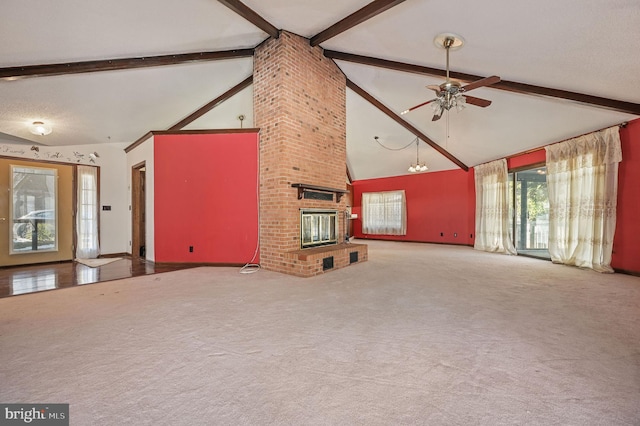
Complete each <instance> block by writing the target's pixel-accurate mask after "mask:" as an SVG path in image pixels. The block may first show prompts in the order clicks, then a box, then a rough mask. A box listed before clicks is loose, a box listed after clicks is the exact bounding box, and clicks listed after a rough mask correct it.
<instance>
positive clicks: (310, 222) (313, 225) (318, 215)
mask: <svg viewBox="0 0 640 426" xmlns="http://www.w3.org/2000/svg"><path fill="white" fill-rule="evenodd" d="M337 242H338V212H337V211H336V210H300V247H301V248H308V247H317V246H324V245H329V244H337Z"/></svg>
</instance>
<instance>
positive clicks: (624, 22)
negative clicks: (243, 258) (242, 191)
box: [0, 0, 640, 180]
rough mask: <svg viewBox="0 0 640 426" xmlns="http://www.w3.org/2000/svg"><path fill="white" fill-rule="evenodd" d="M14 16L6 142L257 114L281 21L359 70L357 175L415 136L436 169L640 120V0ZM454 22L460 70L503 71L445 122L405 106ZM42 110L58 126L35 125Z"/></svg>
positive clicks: (436, 0)
mask: <svg viewBox="0 0 640 426" xmlns="http://www.w3.org/2000/svg"><path fill="white" fill-rule="evenodd" d="M0 24H1V25H0V39H1V40H2V41H3V42H2V44H0V143H1V142H12V143H28V144H32V143H38V144H42V145H49V146H58V145H82V144H102V143H127V144H128V143H132V142H134V141H135V140H137V139H138V138H140V137H141V136H143V135H144V134H146V133H147V132H148V131H150V130H167V129H171V128H174V129H176V128H184V129H210V128H237V127H240V126H241V125H242V126H243V127H252V125H253V117H252V114H253V107H252V86H251V80H250V77H251V75H252V66H253V60H252V50H253V48H254V47H255V46H257V45H258V44H260V43H261V42H263V41H264V40H265V39H267V38H268V37H277V36H278V32H277V31H278V30H286V31H289V32H292V33H295V34H298V35H301V36H304V37H307V38H309V39H310V43H312V44H314V45H319V46H321V47H322V48H323V49H324V50H325V55H326V56H328V57H330V58H332V59H333V60H334V61H335V62H336V64H337V65H338V66H339V67H340V68H341V69H342V71H343V72H344V73H345V75H346V77H347V80H348V83H349V84H348V89H347V161H348V166H349V170H350V173H351V177H352V178H353V179H356V180H357V179H368V178H375V177H385V176H397V175H401V174H405V173H407V167H408V165H409V163H410V162H412V161H414V160H415V157H416V151H415V145H411V142H412V141H413V140H414V139H415V138H416V136H418V137H419V138H420V140H421V143H420V159H421V160H424V161H426V163H427V164H428V166H429V170H430V172H433V171H440V170H449V169H457V168H463V169H464V168H466V167H472V166H475V165H477V164H480V163H483V162H486V161H490V160H494V159H497V158H501V157H505V156H509V155H512V154H516V153H521V152H523V151H527V150H530V149H534V148H537V147H541V146H544V145H547V144H550V143H553V142H558V141H561V140H564V139H567V138H570V137H574V136H577V135H580V134H583V133H587V132H591V131H594V130H598V129H601V128H604V127H608V126H611V125H616V124H619V123H622V122H625V121H628V120H632V119H634V118H637V117H638V116H640V55H638V52H640V3H638V2H637V0H609V1H606V2H605V1H601V0H563V1H557V0H541V1H537V2H514V1H511V0H487V1H482V2H479V1H475V0H459V1H455V2H452V1H442V0H404V1H402V0H395V1H392V0H375V1H372V2H370V1H365V0H324V1H322V2H319V1H311V0H297V1H292V0H261V1H258V0H245V1H243V2H240V1H235V0H233V1H229V0H220V1H216V0H182V1H180V2H157V1H153V0H136V1H128V0H127V1H125V0H112V1H108V2H86V1H80V0H56V1H55V2H41V1H36V0H4V1H3V11H2V14H1V15H0ZM441 33H455V34H457V35H459V36H461V37H462V38H463V39H464V46H463V47H462V48H461V49H459V50H456V51H452V52H451V58H450V60H451V71H452V77H454V78H458V79H460V81H461V82H462V83H463V84H465V83H467V82H469V81H473V80H475V79H478V78H482V77H487V76H491V75H498V76H500V77H501V79H502V81H501V82H500V83H498V84H495V85H492V86H489V87H483V88H478V89H475V90H474V91H473V92H472V94H473V96H476V97H480V98H484V99H488V100H491V101H492V104H491V105H490V106H489V107H486V108H480V107H476V106H473V105H468V106H467V107H466V108H465V109H463V110H462V111H460V112H456V111H451V112H450V113H449V114H446V113H445V115H444V116H443V118H442V119H441V120H439V121H435V122H433V121H431V118H432V116H433V111H432V109H431V108H430V107H429V106H428V105H427V106H425V107H422V108H419V109H416V110H415V111H412V112H410V113H408V114H406V115H402V116H401V115H400V112H401V111H404V110H405V109H407V108H408V107H411V106H414V105H416V104H419V103H421V102H424V101H426V100H429V99H431V98H433V92H432V91H431V90H429V89H427V88H426V87H425V86H427V85H438V84H440V83H442V82H443V80H444V69H445V51H444V50H443V49H441V48H438V47H437V46H436V45H435V44H434V38H435V37H436V36H437V35H439V34H441ZM240 116H244V117H245V118H244V120H240V119H239V118H238V117H240ZM37 120H41V121H46V122H47V123H50V124H51V125H52V126H53V129H54V130H53V133H51V134H50V135H47V136H34V135H32V134H31V133H29V130H28V124H29V123H31V122H33V121H37ZM375 137H377V139H375ZM407 145H409V148H407V149H405V150H398V149H399V148H402V147H405V146H407ZM383 146H384V147H386V148H389V149H385V148H384V147H383Z"/></svg>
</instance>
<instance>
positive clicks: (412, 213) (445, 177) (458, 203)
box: [352, 170, 475, 245]
mask: <svg viewBox="0 0 640 426" xmlns="http://www.w3.org/2000/svg"><path fill="white" fill-rule="evenodd" d="M399 189H404V190H405V194H406V200H407V235H404V236H385V235H375V236H373V235H364V234H363V233H362V214H361V213H362V211H361V205H362V204H361V202H362V193H363V192H377V191H393V190H399ZM353 191H354V194H353V195H354V196H353V201H354V205H353V209H352V211H353V213H356V214H357V215H358V219H355V220H352V224H353V228H354V229H353V230H354V235H355V236H356V237H357V238H374V239H381V240H396V241H420V242H431V243H447V244H471V245H472V244H473V242H474V237H475V235H473V234H475V183H474V175H473V172H465V171H463V170H448V171H444V172H434V173H422V174H416V175H405V176H397V177H391V178H382V179H369V180H362V181H355V182H353ZM441 234H442V235H441ZM456 234H457V235H456Z"/></svg>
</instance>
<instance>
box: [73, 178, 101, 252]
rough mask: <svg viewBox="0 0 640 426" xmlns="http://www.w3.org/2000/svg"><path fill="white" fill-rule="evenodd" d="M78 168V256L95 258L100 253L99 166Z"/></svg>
mask: <svg viewBox="0 0 640 426" xmlns="http://www.w3.org/2000/svg"><path fill="white" fill-rule="evenodd" d="M77 170H78V185H77V186H78V206H77V214H76V231H77V238H76V239H77V246H76V258H77V259H93V258H96V257H98V255H99V254H100V246H99V244H98V168H97V167H91V166H78V169H77Z"/></svg>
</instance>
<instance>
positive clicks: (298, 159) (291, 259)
mask: <svg viewBox="0 0 640 426" xmlns="http://www.w3.org/2000/svg"><path fill="white" fill-rule="evenodd" d="M253 101H254V102H253V104H254V121H255V126H256V127H257V128H259V129H260V264H261V266H262V267H263V268H265V269H268V270H271V271H277V272H283V273H287V274H292V275H297V276H303V277H309V276H313V275H317V274H320V273H323V272H324V269H323V260H324V259H328V258H330V257H333V259H331V260H332V261H333V268H332V269H337V268H340V267H343V266H347V265H349V264H350V263H352V262H353V259H354V258H356V257H357V262H362V261H365V260H367V246H366V245H364V244H352V243H345V242H341V243H339V244H337V245H332V246H324V247H317V248H311V249H304V250H301V249H300V209H313V208H319V209H328V210H338V212H339V213H338V229H339V235H340V236H341V237H340V240H339V241H344V235H345V234H346V232H347V224H346V221H347V220H348V219H346V217H345V212H346V210H347V205H348V204H347V203H348V198H349V197H342V199H341V200H340V202H336V201H335V198H336V197H334V199H333V201H328V200H315V199H301V200H299V199H298V191H297V189H296V188H293V187H292V186H291V185H292V184H294V183H304V184H310V185H317V186H324V187H329V188H336V189H342V190H344V189H346V78H345V76H344V74H343V73H342V72H341V71H340V69H339V68H338V67H337V66H336V64H335V63H334V62H333V61H332V60H330V59H327V58H325V57H324V56H323V54H322V49H321V48H320V47H311V45H310V44H309V40H308V39H305V38H302V37H299V36H297V35H295V34H291V33H288V32H285V31H283V32H281V35H280V37H279V38H277V39H269V40H267V41H266V42H264V43H263V44H262V45H260V46H259V47H258V48H256V50H255V55H254V74H253ZM356 252H357V255H355V254H353V253H356ZM326 263H327V262H326V261H325V262H324V264H325V268H326Z"/></svg>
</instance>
